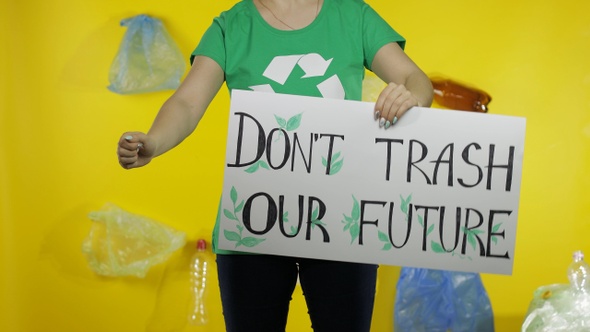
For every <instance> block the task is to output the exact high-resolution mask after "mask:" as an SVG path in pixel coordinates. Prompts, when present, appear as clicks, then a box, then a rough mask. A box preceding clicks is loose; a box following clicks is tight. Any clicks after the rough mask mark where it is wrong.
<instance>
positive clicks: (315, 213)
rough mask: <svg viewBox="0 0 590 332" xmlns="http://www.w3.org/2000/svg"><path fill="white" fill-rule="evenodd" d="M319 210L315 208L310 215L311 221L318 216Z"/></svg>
mask: <svg viewBox="0 0 590 332" xmlns="http://www.w3.org/2000/svg"><path fill="white" fill-rule="evenodd" d="M319 213H320V212H319V208H318V207H317V206H316V207H315V209H314V210H313V212H312V213H311V220H316V219H317V218H318V215H319Z"/></svg>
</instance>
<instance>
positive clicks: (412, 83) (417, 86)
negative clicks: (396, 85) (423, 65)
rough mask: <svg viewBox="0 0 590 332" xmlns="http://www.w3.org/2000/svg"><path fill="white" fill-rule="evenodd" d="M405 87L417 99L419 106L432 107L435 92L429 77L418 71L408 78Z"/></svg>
mask: <svg viewBox="0 0 590 332" xmlns="http://www.w3.org/2000/svg"><path fill="white" fill-rule="evenodd" d="M404 85H405V86H406V88H407V89H408V90H409V91H410V92H411V93H412V94H413V95H414V96H415V97H416V99H417V100H418V105H419V106H421V107H430V105H431V104H432V97H433V90H432V83H431V82H430V79H429V78H428V76H426V75H425V74H424V73H423V72H422V71H416V72H414V73H412V74H410V75H409V76H408V77H407V78H406V81H405V83H404Z"/></svg>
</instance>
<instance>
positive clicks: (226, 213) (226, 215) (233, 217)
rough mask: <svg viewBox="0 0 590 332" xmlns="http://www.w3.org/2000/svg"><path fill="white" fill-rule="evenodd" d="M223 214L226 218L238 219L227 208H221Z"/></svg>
mask: <svg viewBox="0 0 590 332" xmlns="http://www.w3.org/2000/svg"><path fill="white" fill-rule="evenodd" d="M223 214H224V215H225V217H226V218H227V219H231V220H238V218H236V216H234V214H233V213H231V211H230V210H228V209H223Z"/></svg>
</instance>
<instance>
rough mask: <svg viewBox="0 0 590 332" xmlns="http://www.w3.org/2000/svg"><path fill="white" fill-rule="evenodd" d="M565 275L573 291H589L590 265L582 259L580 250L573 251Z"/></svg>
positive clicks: (582, 255) (582, 254)
mask: <svg viewBox="0 0 590 332" xmlns="http://www.w3.org/2000/svg"><path fill="white" fill-rule="evenodd" d="M567 276H568V279H569V280H570V285H571V287H572V289H573V290H574V292H583V293H590V266H589V265H588V263H586V262H585V261H584V253H582V251H580V250H578V251H576V252H574V254H573V262H572V263H571V264H570V266H569V267H568V269H567Z"/></svg>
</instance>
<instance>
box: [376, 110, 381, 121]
mask: <svg viewBox="0 0 590 332" xmlns="http://www.w3.org/2000/svg"><path fill="white" fill-rule="evenodd" d="M380 115H381V112H380V111H377V112H375V121H377V120H379V116H380Z"/></svg>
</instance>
